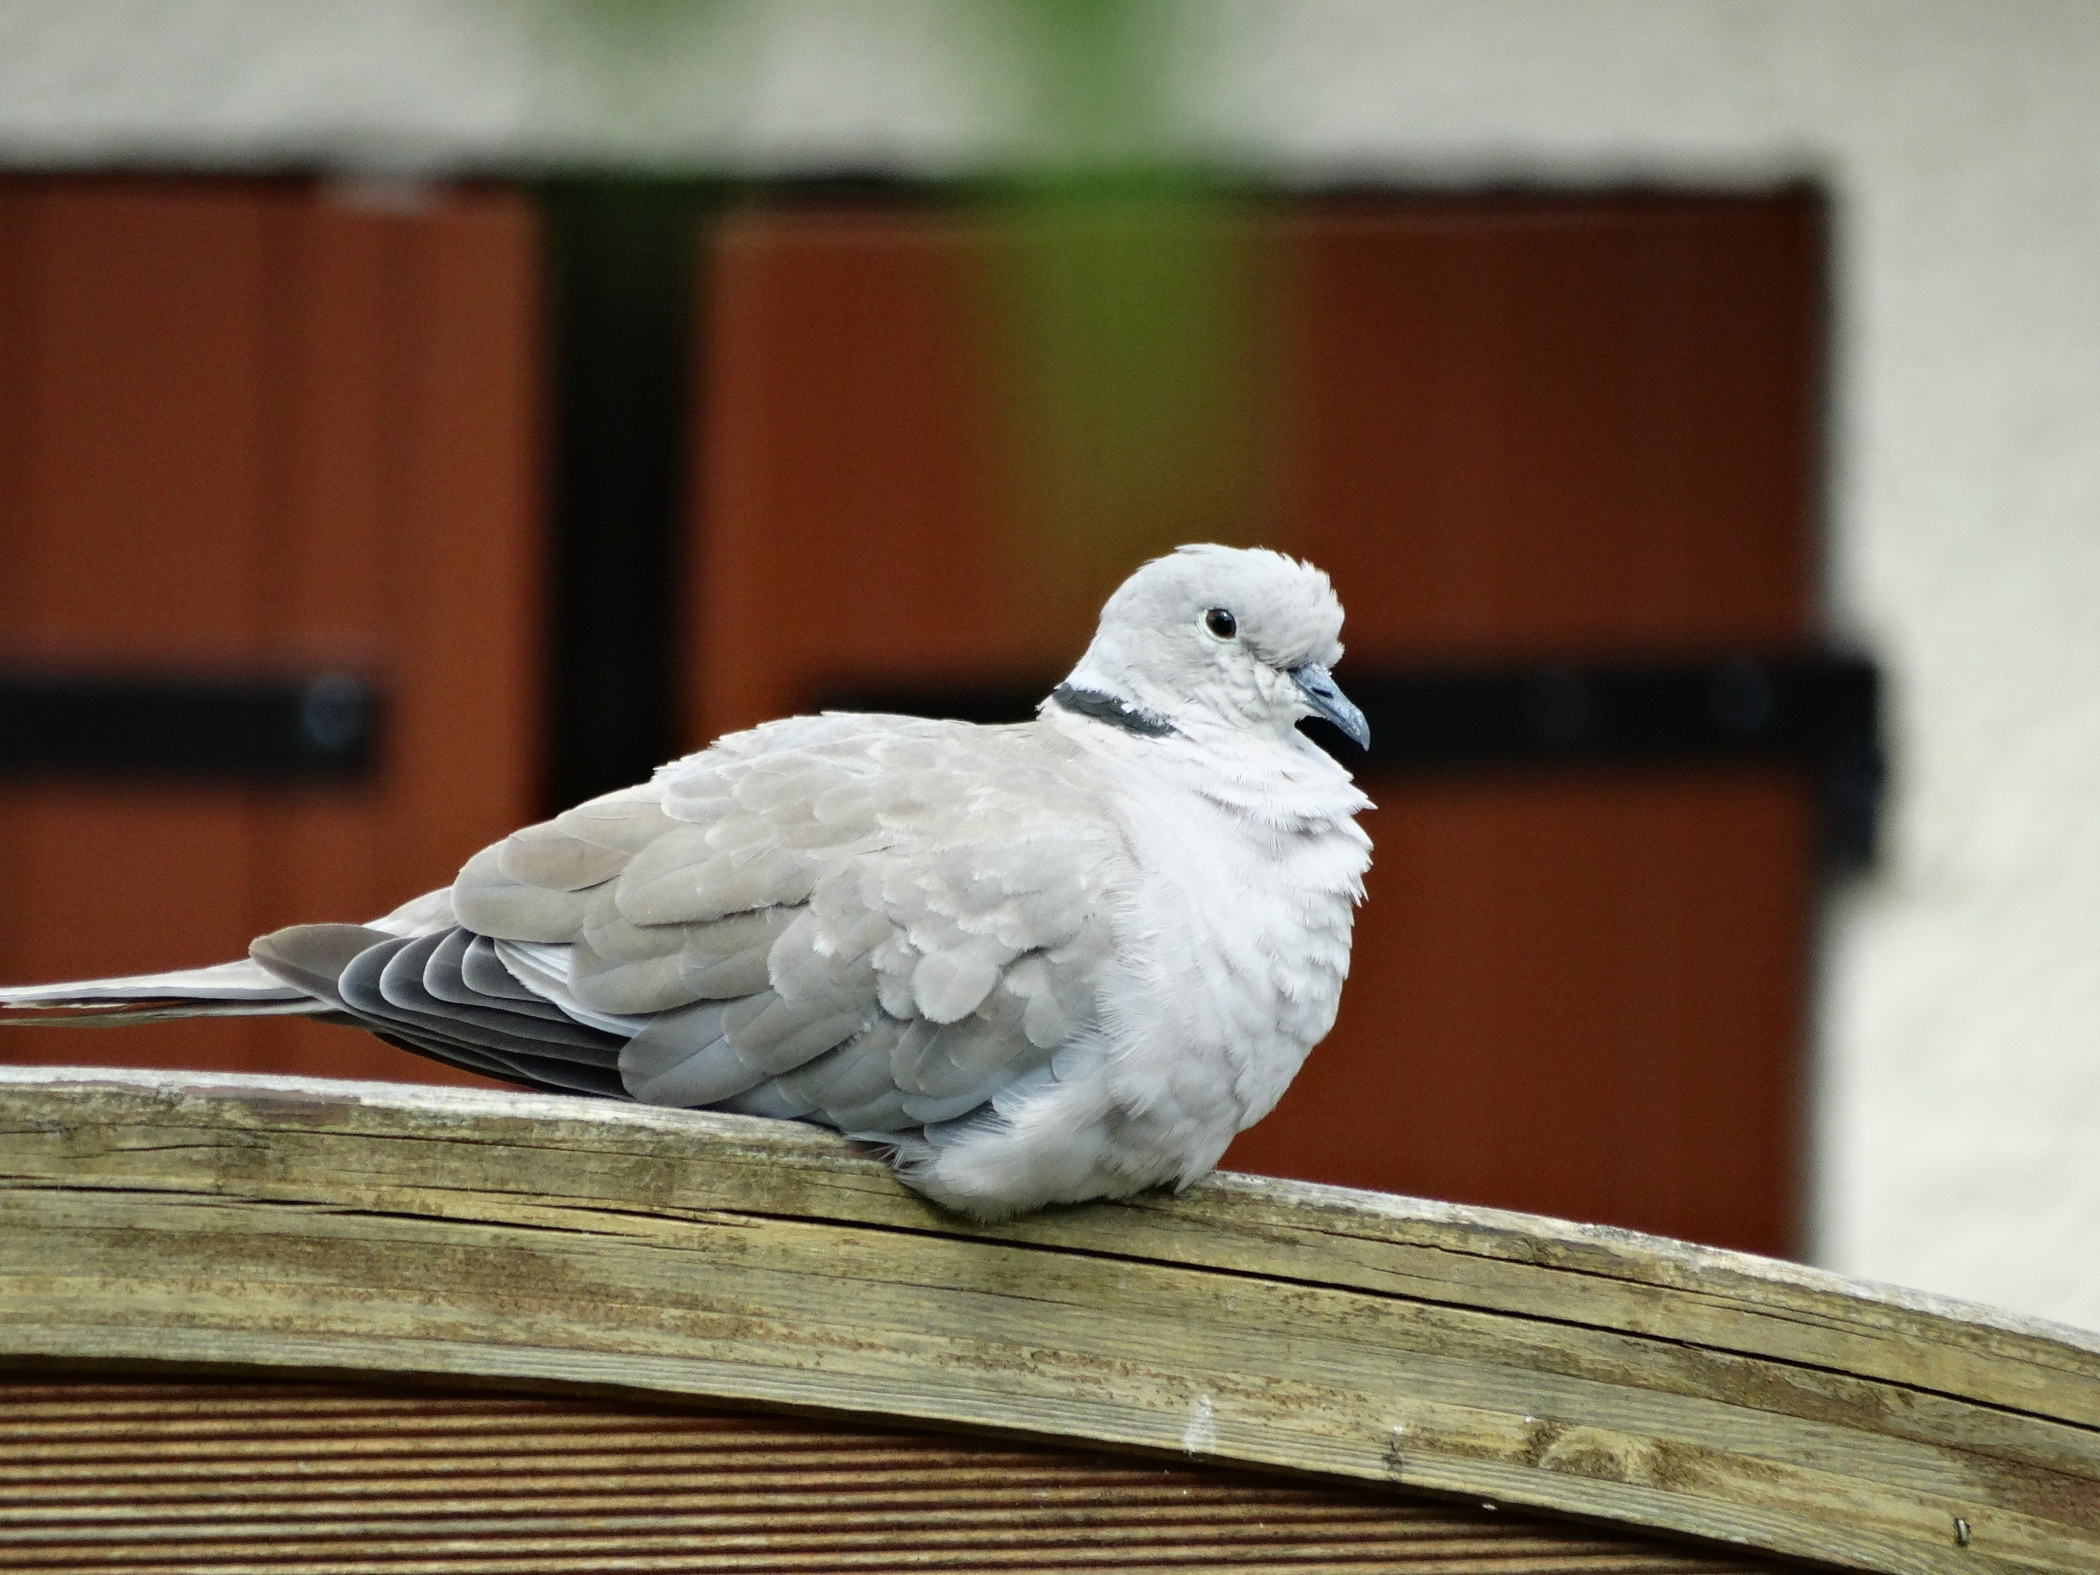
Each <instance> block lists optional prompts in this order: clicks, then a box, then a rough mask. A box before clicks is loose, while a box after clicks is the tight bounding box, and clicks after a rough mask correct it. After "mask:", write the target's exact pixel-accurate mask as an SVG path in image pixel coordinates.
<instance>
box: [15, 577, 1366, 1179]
mask: <svg viewBox="0 0 2100 1575" xmlns="http://www.w3.org/2000/svg"><path fill="white" fill-rule="evenodd" d="M1221 613H1223V614H1227V616H1225V617H1223V618H1222V619H1221V618H1220V617H1219V616H1218V615H1219V614H1221ZM1228 625H1229V626H1230V627H1229V630H1228ZM1340 625H1341V610H1340V607H1339V606H1338V605H1337V604H1336V603H1335V601H1334V598H1333V595H1332V593H1331V592H1330V591H1329V590H1328V588H1327V582H1326V579H1325V577H1324V576H1322V575H1320V574H1319V573H1318V572H1317V571H1315V570H1312V569H1310V568H1308V567H1306V566H1304V565H1300V564H1296V563H1293V562H1291V561H1290V560H1289V559H1286V558H1282V557H1280V556H1278V555H1276V554H1273V553H1261V552H1239V551H1233V550H1230V549H1225V548H1216V547H1204V548H1184V549H1182V551H1181V552H1179V553H1177V554H1174V555H1172V556H1170V557H1168V558H1165V559H1161V560H1158V561H1156V562H1155V563H1153V564H1150V565H1147V566H1146V568H1144V569H1143V570H1140V571H1139V573H1138V574H1136V575H1134V576H1133V577H1132V579H1131V580H1130V581H1129V582H1127V583H1126V584H1125V586H1124V587H1123V588H1122V589H1121V590H1120V591H1118V592H1117V594H1116V596H1115V597H1113V598H1111V600H1110V602H1109V604H1108V606H1107V608H1106V609H1104V612H1103V616H1102V624H1101V628H1100V631H1099V633H1098V634H1097V636H1096V638H1095V640H1094V642H1093V644H1092V646H1090V648H1089V650H1088V652H1087V654H1086V656H1085V658H1084V659H1082V661H1081V662H1080V664H1079V666H1078V667H1077V668H1076V669H1075V670H1074V672H1073V674H1072V676H1071V678H1070V679H1069V680H1067V683H1066V685H1064V686H1062V687H1061V688H1060V689H1059V690H1058V691H1057V694H1056V695H1055V696H1053V698H1052V700H1051V701H1048V702H1045V705H1044V708H1043V712H1042V715H1041V716H1040V717H1039V718H1038V720H1036V721H1034V722H1029V723H1023V724H1018V725H1013V726H1006V727H976V726H971V725H968V724H964V723H955V722H936V721H925V720H918V719H913V718H905V717H886V716H860V715H841V714H827V715H824V716H817V717H799V718H794V719H791V720H788V721H782V722H774V723H769V724H767V725H765V726H763V727H759V728H755V729H753V730H751V731H749V732H746V733H739V734H734V735H731V736H729V737H727V738H723V739H721V740H719V741H717V743H716V744H715V745H714V746H713V747H711V748H709V749H707V750H704V751H702V752H701V753H699V754H697V755H693V756H690V757H688V758H686V759H684V760H680V761H676V762H673V763H672V764H671V765H669V766H666V767H665V768H663V769H662V770H661V771H659V772H658V773H657V775H656V777H655V779H654V780H652V781H651V782H649V783H646V784H644V785H641V786H638V787H635V788H631V789H627V790H624V791H622V792H618V793H613V794H608V795H606V796H605V797H603V798H600V799H596V800H594V801H592V802H591V803H588V804H583V805H579V806H578V807H576V808H574V809H571V810H569V811H567V812H565V813H564V814H562V815H559V816H557V817H556V818H555V819H554V820H552V821H549V822H547V823H545V824H542V825H537V826H530V827H527V828H525V829H523V830H521V831H518V832H515V833H513V834H512V835H511V836H509V837H507V838H505V839H504V840H503V841H501V842H499V843H497V844H495V845H494V846H493V847H490V848H487V849H485V850H483V851H482V852H480V853H478V854H476V855H475V856H474V857H473V858H471V859H469V860H468V861H467V863H466V865H465V867H464V868H463V869H462V870H461V871H460V873H459V877H458V879H457V880H456V881H455V882H454V883H453V884H452V886H451V887H449V888H448V889H447V890H445V891H443V892H438V893H432V894H429V895H428V896H426V897H423V898H419V899H417V900H416V902H414V903H411V904H409V905H407V906H406V907H404V908H403V909H401V910H397V912H396V913H394V914H391V915H388V916H387V917H386V918H384V919H382V920H378V921H375V922H374V923H373V924H371V925H365V926H358V925H340V924H327V925H304V926H298V927H295V928H293V929H290V930H282V931H279V932H277V933H276V934H273V935H268V936H264V937H262V938H261V939H260V940H258V941H257V942H256V943H255V945H254V947H253V949H252V961H251V962H250V963H247V964H229V965H224V966H223V967H221V968H219V969H216V970H192V971H189V972H187V973H184V974H169V975H160V976H153V977H150V978H141V979H134V980H122V981H103V982H100V983H98V984H90V985H75V986H45V987H35V988H29V989H20V990H10V991H4V992H0V1002H5V1003H7V1004H9V1005H16V1006H25V1007H38V1008H44V1009H47V1010H49V1009H57V1010H59V1011H61V1012H62V1013H63V1012H70V1013H71V1014H72V1015H73V1016H74V1017H75V1018H87V1019H95V1018H98V1017H105V1016H107V1015H109V1014H116V1015H117V1016H119V1017H122V1018H131V1017H136V1016H140V1015H168V1014H173V1013H177V1012H198V1011H201V1012H249V1011H307V1012H310V1013H314V1014H317V1015H325V1016H329V1017H332V1018H335V1019H338V1020H345V1021H355V1022H358V1023H360V1024H362V1025H363V1026H366V1027H368V1028H370V1029H372V1030H373V1031H374V1032H377V1033H379V1034H380V1035H381V1036H382V1037H385V1038H387V1039H389V1040H391V1041H393V1042H395V1043H397V1044H401V1045H403V1046H405V1047H407V1048H411V1049H414V1050H416V1051H418V1052H420V1053H423V1054H427V1055H432V1056H435V1057H437V1058H439V1059H442V1060H448V1061H452V1062H455V1063H457V1064H459V1065H462V1066H467V1067H470V1068H473V1069H475V1070H478V1071H483V1072H488V1073H491V1074H493V1075H495V1076H499V1077H505V1078H510V1079H514V1080H519V1081H524V1082H527V1083H533V1084H538V1085H541V1086H547V1087H554V1088H559V1089H565V1090H573V1091H578V1092H586V1093H607V1094H622V1093H624V1094H625V1095H627V1096H629V1097H632V1098H635V1099H639V1100H643V1101H646V1102H649V1103H657V1104H666V1105H681V1106H714V1107H720V1108H726V1109H732V1110H741V1111H745V1112H748V1113H752V1114H759V1115H769V1116H778V1117H788V1118H801V1119H810V1120H817V1121H822V1122H825V1123H827V1124H829V1125H832V1126H835V1127H837V1128H839V1129H840V1130H842V1131H845V1132H848V1133H850V1134H853V1135H856V1136H861V1137H865V1138H870V1139H873V1140H876V1141H880V1142H883V1143H886V1144H888V1145H890V1146H891V1147H892V1148H893V1149H894V1151H895V1152H896V1153H897V1156H898V1159H899V1163H900V1169H901V1170H902V1172H903V1174H904V1175H905V1176H906V1179H908V1180H910V1181H912V1182H913V1184H914V1185H917V1186H919V1187H920V1188H921V1189H922V1190H924V1191H926V1192H928V1193H929V1194H930V1195H931V1196H933V1197H935V1198H937V1199H939V1200H940V1201H942V1202H944V1203H947V1204H949V1205H951V1206H953V1207H956V1208H960V1209H964V1210H967V1211H968V1212H971V1213H975V1214H978V1215H980V1216H984V1217H997V1216H1000V1215H1003V1214H1006V1213H1011V1212H1014V1211H1016V1210H1018V1209H1023V1208H1028V1207H1033V1206H1036V1205H1039V1204H1042V1203H1045V1202H1050V1201H1055V1200H1060V1199H1075V1198H1082V1197H1091V1196H1100V1195H1118V1194H1122V1193H1127V1192H1131V1191H1135V1190H1138V1189H1139V1188H1142V1187H1145V1186H1150V1185H1154V1184H1157V1183H1159V1182H1163V1181H1176V1182H1180V1183H1184V1184H1185V1183H1186V1182H1187V1181H1189V1180H1191V1179H1193V1178H1194V1177H1195V1176H1197V1175H1200V1174H1201V1173H1202V1172H1203V1171H1205V1170H1207V1169H1208V1168H1209V1167H1210V1166H1211V1165H1212V1164H1214V1163H1215V1162H1216V1159H1217V1157H1218V1155H1219V1154H1220V1153H1221V1152H1222V1151H1223V1149H1224V1146H1225V1144H1226V1142H1228V1141H1229V1140H1230V1138H1231V1136H1232V1135H1233V1133H1235V1132H1236V1131H1238V1130H1240V1128H1242V1127H1243V1126H1245V1125H1247V1124H1248V1123H1249V1122H1251V1121H1253V1120H1255V1119H1258V1118H1259V1116H1261V1115H1262V1114H1264V1113H1265V1112H1266V1111H1267V1110H1268V1109H1269V1108H1270V1106H1272V1105H1273V1104H1274V1102H1275V1100H1276V1098H1277V1097H1278V1096H1279V1095H1280V1094H1281V1093H1282V1091H1283V1088H1284V1086H1285V1085H1286V1084H1287V1083H1288V1081H1289V1079H1290V1077H1291V1075H1292V1074H1293V1073H1294V1072H1295V1071H1296V1069H1297V1066H1298V1064H1299V1062H1300V1061H1301V1060H1302V1059H1303V1057H1304V1055H1305V1053H1306V1051H1307V1050H1309V1049H1310V1048H1311V1046H1312V1045H1313V1044H1314V1043H1315V1042H1317V1040H1318V1039H1319V1038H1321V1037H1322V1036H1323V1035H1324V1034H1325V1033H1326V1031H1327V1029H1328V1027H1329V1026H1330V1025H1331V1024H1332V1021H1333V1016H1334V1008H1335V1003H1336V1000H1337V998H1338V995H1339V991H1340V987H1341V981H1342V978H1343V976H1344V975H1345V974H1346V972H1347V965H1348V942H1349V928H1350V914H1351V908H1352V906H1353V904H1354V902H1355V901H1356V900H1357V899H1358V898H1359V897H1360V896H1361V876H1362V873H1363V870H1364V867H1365V865H1366V863H1367V861H1368V857H1369V853H1368V848H1369V844H1368V841H1367V840H1366V839H1365V838H1364V836H1363V833H1362V832H1361V831H1360V830H1359V829H1358V828H1357V827H1356V825H1355V824H1354V821H1353V819H1352V817H1353V816H1354V815H1355V813H1356V812H1357V811H1358V810H1359V809H1361V808H1362V807H1363V806H1364V800H1363V798H1362V795H1361V794H1359V793H1358V792H1357V791H1356V790H1355V788H1354V787H1353V786H1352V785H1350V783H1349V780H1348V777H1347V775H1346V773H1344V772H1343V771H1342V770H1341V769H1340V768H1339V767H1338V766H1336V765H1335V764H1334V763H1333V762H1332V761H1331V760H1329V759H1328V758H1327V757H1326V756H1325V755H1323V754H1321V753H1320V752H1319V751H1318V750H1316V749H1315V748H1314V747H1313V746H1312V745H1311V744H1309V743H1308V742H1307V741H1306V740H1305V739H1303V738H1302V737H1301V736H1300V735H1299V734H1298V732H1297V731H1296V730H1295V727H1294V725H1293V724H1294V723H1295V721H1296V719H1297V718H1299V717H1302V716H1304V715H1307V714H1309V713H1314V712H1321V713H1324V714H1326V715H1328V716H1330V717H1332V718H1334V719H1335V720H1337V721H1339V722H1340V723H1341V724H1342V725H1344V726H1345V727H1353V728H1357V729H1360V728H1361V717H1360V715H1358V714H1356V713H1355V711H1354V708H1353V707H1350V706H1349V705H1348V702H1347V701H1346V700H1344V699H1342V698H1341V696H1340V692H1339V691H1338V690H1336V689H1334V687H1333V685H1332V681H1331V680H1330V679H1329V678H1328V676H1327V668H1328V667H1329V666H1330V665H1331V664H1332V662H1333V661H1334V660H1335V658H1336V657H1337V656H1338V655H1339V654H1340V647H1339V644H1338V643H1337V638H1336V637H1337V635H1338V633H1339V630H1340ZM1221 631H1226V632H1221Z"/></svg>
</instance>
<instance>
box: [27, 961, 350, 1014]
mask: <svg viewBox="0 0 2100 1575" xmlns="http://www.w3.org/2000/svg"><path fill="white" fill-rule="evenodd" d="M327 1010H328V1005H327V1003H326V1002H323V1001H317V1000H315V999H314V998H313V997H312V996H311V995H308V994H307V993H306V992H304V991H302V990H295V989H293V988H292V987H291V986H290V985H288V984H286V983H285V982H284V981H283V980H281V979H277V978H274V977H273V976H272V975H271V974H270V973H269V972H268V971H267V970H265V969H264V968H262V967H261V966H260V965H259V964H257V963H255V962H253V961H251V960H250V959H248V958H246V957H243V958H242V959H241V960H240V961H239V962H229V963H218V964H215V965H213V966H212V967H209V968H178V969H176V970H175V971H174V972H172V973H140V974H132V975H130V976H128V977H126V978H122V979H74V980H70V981H68V982H66V983H63V984H18V985H6V986H0V1024H5V1023H19V1024H32V1025H35V1024H43V1025H53V1026H58V1025H92V1024H117V1023H153V1022H159V1021H161V1020H162V1019H164V1018H169V1017H266V1016H279V1015H283V1014H286V1013H298V1012H305V1013H319V1012H325V1011H327Z"/></svg>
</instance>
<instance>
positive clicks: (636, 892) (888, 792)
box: [256, 716, 1127, 1133]
mask: <svg viewBox="0 0 2100 1575" xmlns="http://www.w3.org/2000/svg"><path fill="white" fill-rule="evenodd" d="M1126 868H1127V862H1126V859H1125V855H1124V853H1123V849H1122V844H1121V841H1120V838H1119V837H1118V835H1117V833H1116V832H1115V830H1114V828H1113V824H1112V822H1111V820H1110V818H1109V816H1108V814H1107V813H1106V811H1105V809H1104V807H1103V806H1102V805H1101V804H1100V803H1099V801H1098V798H1097V796H1096V790H1095V789H1094V788H1093V787H1092V786H1091V785H1090V783H1089V779H1088V778H1087V777H1086V776H1085V775H1084V774H1083V773H1081V772H1080V771H1078V770H1076V769H1074V767H1073V764H1072V761H1071V758H1070V754H1069V746H1067V745H1065V744H1064V743H1062V741H1060V740H1059V739H1058V738H1057V737H1056V735H1054V734H1051V733H1049V732H1048V731H1047V730H1044V729H1040V728H1038V727H1035V726H1032V725H1026V724H1024V725H1022V726H1018V727H1011V728H991V729H986V728H971V727H965V726H962V725H960V724H950V723H940V722H926V721H917V720H909V719H905V718H898V717H864V716H825V717H815V718H798V719H796V720H794V721H790V722H781V723H775V724H772V725H770V726H768V727H763V728H759V729H757V730H755V731H753V732H750V733H743V734H738V735H734V736H732V737H730V738H727V739H724V740H723V741H722V742H720V743H719V744H717V745H716V746H715V747H714V748H712V749H710V750H708V751H706V752H705V753H703V754H700V755H697V756H693V757H691V758H689V759H687V760H685V761H682V762H679V763H678V764H677V765H675V766H672V767H669V768H667V769H666V770H665V771H664V772H663V773H660V774H659V776H658V777H657V779H656V780H655V781H654V782H651V783H649V784H647V785H646V786H643V787H638V788H633V789H629V790H626V791H624V792H620V793H615V794H611V795H608V796H606V797H604V798H601V799H597V800H594V801H592V802H591V803H588V804H584V805H581V806H579V807H578V808H576V809H573V810H570V811H568V812H567V813H565V814H563V815H560V816H558V817H556V818H555V819H554V820H552V821H550V822H547V823H546V824H544V825H539V826H532V827H528V828H526V829H525V830H523V831H520V832H517V833H515V834H513V835H512V836H510V837H508V838H506V839H505V840H504V841H502V842H499V843H497V844H496V845H495V846H493V847H491V848H489V849H487V850H485V851H484V852H482V853H480V854H477V855H476V856H475V857H474V858H473V859H472V860H470V861H469V862H468V864H467V866H466V867H465V869H463V870H462V871H461V872H460V877H459V880H458V881H457V882H456V883H455V885H454V886H453V888H452V892H451V905H452V909H453V912H454V914H455V916H456V918H457V921H458V923H457V925H456V926H453V927H448V928H445V929H442V930H439V931H436V932H434V933H424V934H418V935H406V936H404V935H394V934H387V933H384V932H383V931H380V930H376V929H371V928H360V927H355V926H320V925H316V926H302V927H300V928H298V929H294V930H290V931H280V932H279V933H278V934H277V935H275V936H268V937H265V938H264V939H263V940H262V941H260V942H258V943H257V950H256V956H257V958H258V960H260V961H262V962H263V963H264V964H265V965H266V966H268V967H270V968H271V969H272V970H273V972H276V973H277V974H279V976H280V977H283V978H286V979H288V980H291V981H293V982H295V983H298V984H299V985H301V987H302V988H306V989H309V990H313V991H314V992H316V993H318V994H320V995H321V996H322V997H323V998H324V999H327V1000H329V1001H331V1002H332V1003H334V1004H337V1005H339V1006H340V1007H341V1008H342V1009H343V1010H344V1011H346V1012H348V1013H350V1014H352V1015H354V1016H356V1017H357V1018H359V1019H361V1020H363V1021H365V1022H367V1023H368V1024H370V1025H371V1026H373V1027H374V1028H375V1029H376V1030H378V1031H379V1032H381V1033H382V1034H385V1035H387V1036H389V1037H392V1038H395V1039H398V1040H399V1041H400V1042H401V1043H403V1044H405V1045H408V1046H410V1047H411V1048H414V1049H417V1050H420V1051H422V1052H423V1053H425V1054H430V1055H436V1056H438V1057H440V1058H441V1059H445V1060H450V1061H453V1062H456V1063H458V1064H461V1065H466V1066H471V1067H474V1068H476V1069H477V1070H483V1071H490V1072H493V1073H494V1075H497V1076H501V1077H510V1078H518V1079H522V1080H524V1081H527V1082H532V1083H538V1084H541V1085H545V1086H552V1087H557V1088H569V1089H577V1090H579V1091H586V1092H602V1093H618V1092H621V1091H625V1092H626V1093H628V1094H630V1095H632V1096H633V1097H635V1098H637V1099H640V1100H643V1101H646V1102H648V1103H652V1104H664V1105H679V1106H701V1105H711V1106H723V1107H726V1108H730V1109H738V1110H745V1111H749V1112H751V1113H753V1114H764V1115H778V1116H809V1117H812V1118H815V1119H819V1120H822V1121H825V1122H827V1123H829V1124H831V1125H834V1126H837V1127H839V1128H840V1129H841V1130H844V1131H848V1132H865V1133H885V1132H898V1131H903V1130H906V1129H909V1128H913V1127H919V1126H924V1125H928V1124H933V1123H939V1122H943V1121H948V1120H952V1119H955V1118H957V1117H961V1116H964V1115H967V1114H969V1113H970V1112H972V1111H975V1110H977V1109H978V1108H979V1107H981V1106H983V1105H985V1104H986V1103H987V1102H988V1101H990V1100H992V1099H993V1098H995V1097H996V1096H999V1095H1001V1094H1002V1093H1006V1092H1008V1091H1010V1090H1011V1089H1013V1088H1014V1087H1016V1085H1020V1084H1023V1082H1024V1080H1028V1079H1041V1078H1046V1077H1048V1076H1050V1075H1051V1074H1050V1072H1049V1066H1050V1062H1051V1058H1052V1056H1053V1055H1054V1054H1055V1053H1056V1051H1057V1050H1059V1049H1060V1048H1062V1047H1064V1046H1066V1045H1068V1044H1071V1043H1072V1042H1074V1041H1075V1040H1076V1039H1080V1038H1082V1037H1084V1036H1086V1035H1087V1034H1089V1033H1090V1031H1091V1030H1092V1029H1093V1027H1094V1024H1095V1016H1096V1010H1095V1000H1094V993H1093V992H1094V989H1095V986H1096V983H1097V978H1098V970H1099V968H1100V965H1101V964H1102V963H1103V961H1104V960H1105V958H1106V957H1107V955H1108V951H1109V934H1108V912H1107V908H1108V904H1109V902H1110V900H1111V894H1112V890H1113V887H1114V883H1115V882H1116V880H1117V879H1118V878H1119V876H1120V875H1121V873H1122V872H1123V871H1124V870H1126Z"/></svg>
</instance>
